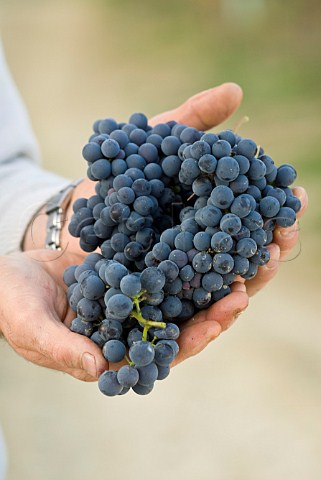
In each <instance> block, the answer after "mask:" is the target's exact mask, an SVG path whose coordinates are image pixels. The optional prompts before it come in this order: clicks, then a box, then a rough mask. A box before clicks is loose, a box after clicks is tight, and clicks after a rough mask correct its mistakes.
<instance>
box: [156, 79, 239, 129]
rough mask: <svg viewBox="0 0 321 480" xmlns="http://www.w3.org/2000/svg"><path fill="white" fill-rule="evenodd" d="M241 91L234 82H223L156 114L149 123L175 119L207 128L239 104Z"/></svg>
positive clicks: (231, 111) (193, 125)
mask: <svg viewBox="0 0 321 480" xmlns="http://www.w3.org/2000/svg"><path fill="white" fill-rule="evenodd" d="M242 98H243V92H242V89H241V87H240V86H239V85H237V84H236V83H232V82H230V83H223V84H222V85H219V86H218V87H214V88H210V89H209V90H204V91H203V92H200V93H197V94H196V95H194V96H193V97H191V98H189V99H188V100H187V101H186V102H185V103H183V104H182V105H180V106H179V107H178V108H175V109H173V110H169V111H167V112H164V113H160V114H159V115H156V116H155V117H153V118H152V119H151V120H150V122H149V123H150V124H151V125H156V124H157V123H161V122H168V121H169V120H175V121H176V122H179V123H183V124H186V125H190V126H192V127H194V128H198V129H199V130H208V129H210V128H212V127H214V126H216V125H218V124H220V123H222V122H223V121H224V120H226V119H227V118H228V117H229V116H231V115H232V113H234V112H235V110H236V109H237V108H238V107H239V106H240V103H241V101H242Z"/></svg>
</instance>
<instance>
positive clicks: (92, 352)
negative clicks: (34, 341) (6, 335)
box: [38, 323, 108, 380]
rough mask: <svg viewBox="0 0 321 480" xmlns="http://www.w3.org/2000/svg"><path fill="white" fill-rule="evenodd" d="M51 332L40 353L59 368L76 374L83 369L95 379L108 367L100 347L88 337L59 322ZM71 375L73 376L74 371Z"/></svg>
mask: <svg viewBox="0 0 321 480" xmlns="http://www.w3.org/2000/svg"><path fill="white" fill-rule="evenodd" d="M51 333H52V334H53V336H52V337H51V340H50V344H47V345H46V346H45V348H44V349H43V351H42V353H43V355H45V356H46V357H47V358H49V359H51V360H53V361H54V362H55V363H57V364H58V365H60V367H61V370H64V371H67V370H69V371H73V372H75V373H77V374H78V373H79V371H83V372H84V373H85V374H86V375H88V376H89V377H92V378H93V379H96V380H97V379H98V377H99V375H100V374H101V373H102V372H104V371H105V370H107V369H108V362H107V361H106V360H105V359H104V357H103V355H102V353H101V349H100V348H99V347H98V346H97V345H96V344H95V343H94V342H93V341H92V340H90V339H89V338H87V337H85V336H83V335H79V334H77V333H73V332H71V331H70V330H69V329H68V328H67V327H65V326H64V325H63V324H61V323H60V324H58V325H57V326H56V328H55V329H54V332H51ZM38 344H39V341H38ZM77 371H78V372H77ZM72 375H73V376H75V374H74V373H72Z"/></svg>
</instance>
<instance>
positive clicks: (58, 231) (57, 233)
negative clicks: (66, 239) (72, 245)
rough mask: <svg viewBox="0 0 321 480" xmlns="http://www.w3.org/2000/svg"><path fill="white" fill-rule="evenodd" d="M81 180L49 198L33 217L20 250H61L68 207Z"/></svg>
mask: <svg viewBox="0 0 321 480" xmlns="http://www.w3.org/2000/svg"><path fill="white" fill-rule="evenodd" d="M82 180H83V179H79V180H77V181H75V182H74V183H71V184H70V185H68V186H67V187H65V188H64V189H62V190H60V191H59V192H58V193H57V194H56V195H54V196H53V197H51V198H50V199H49V200H48V201H47V202H46V203H45V205H43V206H42V207H41V209H40V210H39V211H38V212H37V213H36V214H35V215H34V216H33V218H32V220H31V222H30V223H29V225H28V228H27V230H26V233H25V236H24V238H23V241H22V250H24V251H28V250H35V249H42V248H47V249H51V250H61V249H62V238H61V237H62V230H63V226H64V224H66V219H67V218H68V215H67V212H68V207H69V206H70V204H71V203H72V198H73V195H74V192H75V189H76V188H77V185H79V184H80V183H81V182H82Z"/></svg>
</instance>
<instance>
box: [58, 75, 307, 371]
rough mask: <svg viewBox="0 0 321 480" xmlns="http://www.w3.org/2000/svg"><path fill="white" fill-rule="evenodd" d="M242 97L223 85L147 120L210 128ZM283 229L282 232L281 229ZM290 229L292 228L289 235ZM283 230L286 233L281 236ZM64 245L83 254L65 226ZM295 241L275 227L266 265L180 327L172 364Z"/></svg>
mask: <svg viewBox="0 0 321 480" xmlns="http://www.w3.org/2000/svg"><path fill="white" fill-rule="evenodd" d="M241 99H242V91H241V89H240V87H238V86H237V85H235V84H224V85H222V86H220V87H216V88H214V89H211V90H207V91H205V92H201V93H200V94H197V95H195V96H194V97H192V98H190V99H189V100H187V102H185V103H184V104H183V105H181V106H180V107H178V108H177V109H174V110H172V111H169V112H165V113H163V114H160V115H158V116H156V117H154V118H152V119H151V120H150V124H151V125H154V124H157V123H159V122H166V121H168V120H172V119H175V120H176V121H178V122H181V123H184V124H188V125H191V126H194V127H196V128H198V129H201V130H206V129H209V128H211V127H213V126H215V125H217V124H218V123H220V122H222V121H223V120H225V119H226V118H227V117H228V116H229V115H230V114H231V113H233V111H234V110H235V109H236V108H237V107H238V106H239V104H240V102H241ZM94 193H95V192H94V183H93V182H91V181H89V180H87V181H86V180H85V181H84V182H82V183H81V184H80V185H79V186H78V187H77V189H76V190H75V192H74V198H73V200H75V199H76V198H79V197H85V198H88V197H89V196H91V195H93V194H94ZM294 194H296V195H297V196H299V198H300V199H301V203H302V209H301V211H300V213H299V215H298V216H300V215H302V213H303V212H304V210H305V208H306V205H307V196H306V193H305V191H304V190H303V189H302V188H299V187H297V188H296V189H295V190H294ZM71 215H72V206H70V207H69V210H68V213H67V217H68V218H71ZM284 231H285V232H284ZM289 231H293V233H292V236H290V235H289ZM284 233H285V235H284ZM62 238H63V241H62V244H63V246H64V248H66V247H67V250H68V251H72V252H75V253H78V254H81V255H83V252H82V251H81V250H80V248H79V245H78V239H75V238H73V237H71V236H70V235H69V233H68V231H67V225H66V226H65V228H64V230H63V236H62ZM297 240H298V231H297V228H296V226H293V227H292V228H291V229H281V228H278V229H277V230H276V232H275V235H274V243H273V244H271V245H270V246H269V249H270V253H271V260H270V262H269V263H268V265H266V266H264V267H260V269H259V273H258V275H257V276H256V277H255V278H254V279H253V280H250V281H247V282H245V284H244V285H243V283H244V281H241V282H235V283H234V284H233V287H232V293H231V294H230V295H228V296H227V297H225V298H224V299H222V300H221V301H220V302H217V303H216V304H215V305H213V306H212V307H211V308H210V309H208V310H206V311H203V312H200V313H198V314H197V315H195V316H194V317H193V318H192V319H190V320H189V321H188V322H186V323H185V324H184V326H183V328H182V334H181V337H180V339H179V344H180V353H179V356H178V357H177V359H176V360H175V364H177V363H179V362H180V361H182V360H184V359H186V358H188V357H189V356H192V355H195V354H197V353H199V352H200V351H201V350H203V349H204V348H205V346H206V345H207V344H208V343H209V342H210V341H211V340H213V339H214V338H216V337H217V336H218V335H219V334H220V332H221V331H224V330H226V329H227V328H228V327H229V326H230V325H231V324H232V323H233V320H234V319H235V318H236V317H237V315H238V314H239V313H240V312H241V311H243V310H244V309H245V308H246V306H247V303H248V295H253V294H254V293H256V292H257V291H259V290H260V289H262V288H263V287H264V286H265V285H266V284H267V283H268V282H269V281H270V280H271V279H272V278H273V277H274V275H275V274H276V273H277V271H278V268H279V259H280V258H284V256H285V255H286V254H287V253H289V252H290V251H291V250H293V248H294V247H295V245H296V244H297Z"/></svg>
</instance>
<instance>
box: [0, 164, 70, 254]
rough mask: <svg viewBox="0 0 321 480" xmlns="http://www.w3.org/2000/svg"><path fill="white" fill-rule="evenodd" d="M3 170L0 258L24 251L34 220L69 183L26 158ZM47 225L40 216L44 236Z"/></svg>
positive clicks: (0, 183)
mask: <svg viewBox="0 0 321 480" xmlns="http://www.w3.org/2000/svg"><path fill="white" fill-rule="evenodd" d="M0 166H1V169H0V171H1V175H0V191H1V197H0V212H1V214H0V254H1V255H4V254H7V253H10V252H14V251H18V250H20V249H21V242H22V240H23V237H24V234H25V231H26V230H27V227H28V225H29V224H30V222H31V221H32V219H33V218H34V216H35V215H36V214H37V212H38V211H39V210H40V209H41V208H42V206H43V205H44V204H45V203H46V201H47V200H48V199H49V198H50V197H51V196H52V195H54V194H55V193H57V192H58V191H59V190H60V189H61V188H63V187H64V186H66V185H68V183H69V180H67V179H65V178H63V177H60V176H58V175H55V174H53V173H50V172H47V171H44V170H42V169H41V168H40V167H38V166H37V165H33V164H32V163H31V162H30V161H29V159H27V158H23V157H21V158H17V159H15V161H14V162H7V163H2V164H0ZM41 217H42V218H41ZM45 221H46V220H45V215H42V216H41V215H40V216H39V215H38V216H37V221H36V223H35V226H36V225H37V228H38V226H39V227H40V223H41V226H42V228H41V231H43V232H44V236H45V227H44V222H45ZM36 237H37V236H36ZM36 237H35V239H36ZM42 245H43V243H42ZM30 248H32V247H31V246H30Z"/></svg>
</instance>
